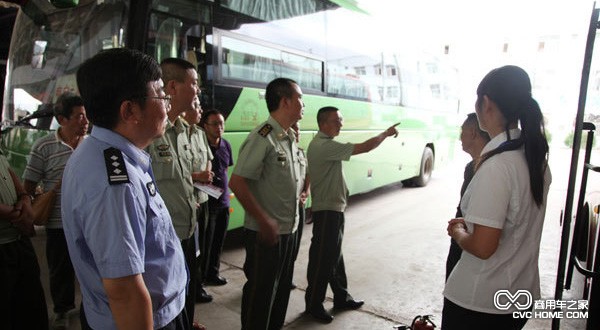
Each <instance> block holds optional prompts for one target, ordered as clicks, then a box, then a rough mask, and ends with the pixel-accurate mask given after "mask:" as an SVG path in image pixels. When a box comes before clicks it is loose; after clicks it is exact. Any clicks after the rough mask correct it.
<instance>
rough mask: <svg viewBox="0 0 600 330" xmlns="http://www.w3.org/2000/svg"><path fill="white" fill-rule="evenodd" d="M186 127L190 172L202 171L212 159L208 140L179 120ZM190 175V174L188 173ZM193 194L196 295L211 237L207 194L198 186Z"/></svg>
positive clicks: (200, 288) (202, 275)
mask: <svg viewBox="0 0 600 330" xmlns="http://www.w3.org/2000/svg"><path fill="white" fill-rule="evenodd" d="M181 121H182V122H183V124H184V126H185V128H186V131H187V134H188V138H189V142H190V146H191V151H192V172H203V171H206V167H207V166H208V163H209V162H210V161H211V160H212V159H213V154H212V151H210V148H209V146H208V140H207V139H206V134H205V133H204V131H203V130H202V129H200V128H199V127H198V125H190V124H189V123H188V122H186V121H185V120H183V119H182V120H181ZM190 175H191V174H190ZM194 195H195V197H196V202H197V205H198V208H197V209H196V221H197V222H198V244H199V247H200V251H201V255H200V258H198V259H197V260H196V263H197V274H196V290H197V292H196V295H198V294H200V292H201V291H203V290H204V289H203V288H202V283H203V282H204V277H205V274H206V268H207V262H208V260H207V256H208V254H209V252H210V251H209V249H210V244H211V239H210V237H209V235H208V228H207V223H208V195H207V194H206V193H205V192H203V191H202V190H200V189H198V188H194Z"/></svg>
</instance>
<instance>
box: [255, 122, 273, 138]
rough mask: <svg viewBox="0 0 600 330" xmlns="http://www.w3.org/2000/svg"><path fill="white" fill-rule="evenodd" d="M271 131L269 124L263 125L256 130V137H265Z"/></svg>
mask: <svg viewBox="0 0 600 330" xmlns="http://www.w3.org/2000/svg"><path fill="white" fill-rule="evenodd" d="M272 130H273V126H271V124H265V125H264V126H263V127H261V128H260V129H259V130H258V135H260V136H262V137H266V136H267V135H269V133H271V131H272Z"/></svg>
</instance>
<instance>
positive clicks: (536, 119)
mask: <svg viewBox="0 0 600 330" xmlns="http://www.w3.org/2000/svg"><path fill="white" fill-rule="evenodd" d="M501 111H502V110H501ZM518 119H519V120H520V122H521V136H520V137H519V138H517V139H513V140H511V139H510V134H509V132H508V126H507V129H506V133H507V137H508V140H507V141H506V142H504V143H502V144H501V145H500V146H498V147H497V148H496V149H494V150H491V151H489V152H486V153H485V154H483V155H482V156H481V158H480V159H479V161H478V162H477V164H476V166H475V171H477V169H479V167H480V166H481V165H482V164H483V163H484V162H485V161H486V160H488V159H490V158H491V157H492V156H495V155H497V154H500V153H503V152H505V151H510V150H516V149H519V148H521V147H522V146H523V149H524V151H525V159H526V161H527V168H528V170H529V184H530V187H531V195H532V197H533V200H534V201H535V203H536V205H538V206H540V205H541V204H542V202H543V198H544V173H545V171H546V167H547V165H548V149H549V148H548V141H547V140H546V131H545V128H544V117H543V115H542V112H541V110H540V106H539V105H538V103H537V102H536V101H535V100H534V99H533V98H532V97H529V100H528V101H527V102H526V105H525V107H524V108H522V109H520V111H519V117H518Z"/></svg>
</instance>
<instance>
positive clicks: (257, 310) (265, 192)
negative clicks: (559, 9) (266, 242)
mask: <svg viewBox="0 0 600 330" xmlns="http://www.w3.org/2000/svg"><path fill="white" fill-rule="evenodd" d="M233 173H234V174H236V175H239V176H241V177H244V178H245V179H246V182H247V184H248V187H249V189H250V191H251V193H252V195H253V196H254V197H255V198H256V201H257V202H258V204H259V205H260V206H261V207H262V209H263V210H264V211H265V212H266V213H267V214H268V215H269V217H270V218H271V219H273V220H275V221H276V222H277V223H278V225H279V242H278V244H276V245H275V246H273V247H266V246H263V245H262V244H260V242H258V241H257V232H258V229H259V228H258V224H257V222H256V219H254V218H253V217H252V216H251V215H250V214H249V213H248V212H246V215H245V218H244V227H245V228H246V231H245V243H246V262H245V263H244V273H245V274H246V278H247V279H248V281H247V282H246V284H245V285H244V290H243V296H242V315H241V317H242V329H279V328H281V327H283V322H284V320H285V313H286V310H287V305H288V301H289V295H290V285H291V283H292V271H293V267H294V261H293V250H294V245H295V242H296V240H295V239H296V235H295V233H296V229H297V226H298V204H299V197H300V193H301V191H302V185H303V182H304V177H302V175H301V170H300V156H299V150H298V146H297V145H296V141H295V135H294V132H293V131H292V130H291V129H288V130H287V131H284V130H283V128H282V127H281V125H279V123H278V122H277V121H276V120H275V119H273V118H272V117H269V119H268V120H267V121H266V122H265V123H263V124H261V125H259V126H258V127H257V128H256V129H254V130H253V131H252V132H250V134H249V135H248V138H247V139H246V141H244V143H243V144H242V146H241V148H240V153H239V156H238V163H237V165H236V166H235V168H234V170H233Z"/></svg>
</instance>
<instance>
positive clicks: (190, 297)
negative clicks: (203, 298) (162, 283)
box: [181, 236, 196, 329]
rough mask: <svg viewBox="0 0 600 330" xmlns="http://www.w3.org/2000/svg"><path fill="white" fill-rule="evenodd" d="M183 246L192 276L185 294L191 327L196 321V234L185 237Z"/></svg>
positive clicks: (186, 262) (182, 242) (184, 255)
mask: <svg viewBox="0 0 600 330" xmlns="http://www.w3.org/2000/svg"><path fill="white" fill-rule="evenodd" d="M181 248H182V249H183V257H184V258H185V264H186V265H187V270H188V273H189V276H190V281H189V283H188V288H187V292H186V295H185V308H184V309H185V311H186V315H188V321H189V327H190V329H191V326H192V322H194V309H195V307H196V272H195V271H193V270H194V269H196V240H195V239H194V236H192V237H190V238H188V239H184V240H182V241H181Z"/></svg>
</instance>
